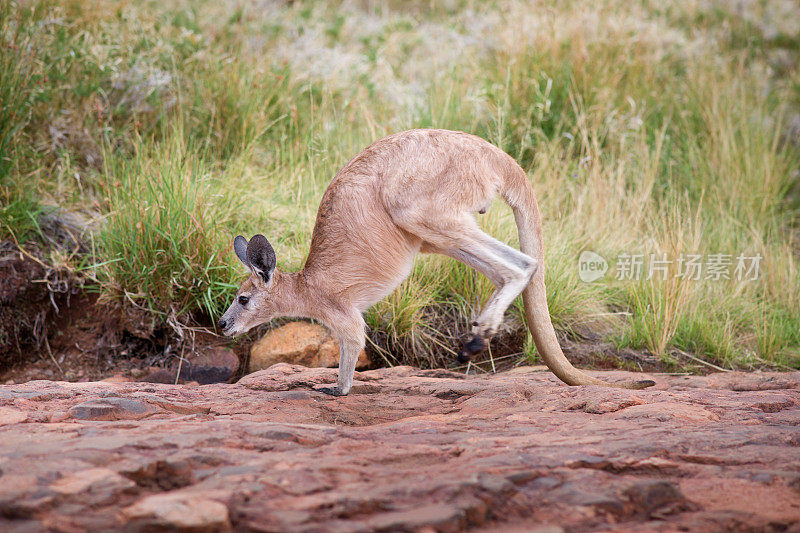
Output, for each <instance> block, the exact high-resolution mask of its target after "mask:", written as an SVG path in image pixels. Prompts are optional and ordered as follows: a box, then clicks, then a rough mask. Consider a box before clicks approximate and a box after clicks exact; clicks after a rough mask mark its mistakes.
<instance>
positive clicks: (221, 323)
mask: <svg viewBox="0 0 800 533" xmlns="http://www.w3.org/2000/svg"><path fill="white" fill-rule="evenodd" d="M226 325H227V323H226V322H225V320H224V319H220V321H219V329H225V326H226Z"/></svg>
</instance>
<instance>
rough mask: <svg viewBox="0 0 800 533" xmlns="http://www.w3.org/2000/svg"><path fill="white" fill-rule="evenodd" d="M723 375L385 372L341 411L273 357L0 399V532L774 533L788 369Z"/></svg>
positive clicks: (799, 479) (786, 505)
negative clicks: (207, 377)
mask: <svg viewBox="0 0 800 533" xmlns="http://www.w3.org/2000/svg"><path fill="white" fill-rule="evenodd" d="M592 374H594V375H603V376H604V377H606V376H605V375H604V373H598V372H592ZM733 374H734V375H729V374H726V375H725V376H724V377H719V376H716V375H711V376H705V377H703V376H692V377H690V379H684V378H682V377H675V376H665V377H663V378H661V379H662V381H663V383H665V384H666V385H667V386H668V387H667V388H666V389H663V390H642V391H625V390H615V389H607V388H602V387H569V386H566V385H564V384H562V383H560V382H558V381H557V380H555V378H553V376H552V375H551V374H549V373H546V372H540V371H534V370H531V369H526V368H518V369H515V370H514V371H513V372H508V373H500V374H497V375H493V376H489V375H482V376H465V375H464V374H456V373H453V372H448V371H445V370H426V371H423V370H417V369H414V368H411V367H397V368H384V369H379V370H374V371H368V372H358V373H356V386H355V387H354V389H353V393H351V394H350V395H349V396H346V397H341V398H336V397H332V396H327V395H324V394H322V393H319V392H317V391H315V388H316V387H319V386H321V385H328V384H330V383H333V382H335V381H336V370H335V369H327V368H305V367H301V366H296V365H288V364H277V365H274V366H272V367H270V368H269V369H267V370H262V371H259V372H256V373H253V374H250V375H248V376H246V377H245V378H243V379H242V380H240V382H239V383H236V384H221V383H220V384H211V385H203V386H196V387H189V386H184V385H179V386H175V385H160V384H152V383H141V382H137V383H68V382H50V381H36V382H30V383H25V384H17V385H7V386H0V401H2V402H4V404H5V405H6V407H4V408H3V409H8V410H13V412H14V413H16V412H17V411H18V412H20V413H22V414H24V415H25V417H26V420H27V421H28V423H24V424H20V423H13V424H7V425H4V426H2V427H0V464H2V471H3V472H2V474H3V475H2V476H0V530H19V531H42V530H74V531H95V530H100V531H117V530H129V531H137V530H142V531H145V530H148V531H158V530H178V531H180V530H183V531H217V530H226V529H233V530H255V531H259V530H260V531H309V532H310V531H373V530H384V531H395V530H401V531H412V530H417V531H461V530H465V529H470V530H472V529H475V528H480V529H479V530H480V531H485V532H489V531H501V532H502V531H508V532H521V531H540V532H545V531H547V532H555V531H559V530H560V529H559V528H562V529H563V530H568V531H570V530H580V531H589V530H625V531H649V530H653V529H658V530H664V531H676V530H728V529H731V528H736V529H738V530H756V531H760V530H787V531H791V530H792V529H791V528H793V527H795V526H796V524H797V523H798V521H800V507H798V505H797V501H798V500H797V490H798V487H800V473H798V472H797V465H798V464H800V438H798V433H797V427H798V423H800V391H798V389H797V388H786V387H781V388H776V387H774V385H776V384H784V385H785V384H791V383H800V379H798V378H800V373H798V372H792V373H786V374H781V373H775V374H766V373H763V374H759V375H758V379H757V380H756V381H752V380H750V378H748V377H747V376H743V375H741V374H736V373H733ZM608 376H609V377H610V378H612V379H624V378H633V377H640V376H636V375H633V374H629V373H624V372H614V373H608ZM736 384H739V385H741V384H746V385H747V387H738V388H739V389H742V388H747V389H748V390H734V389H735V388H737V386H736ZM766 384H769V385H770V386H771V387H772V388H769V387H767V386H766ZM12 406H13V407H12ZM64 413H71V416H70V417H69V418H66V417H65V416H64ZM14 417H15V418H16V419H19V418H20V415H16V414H15V416H14Z"/></svg>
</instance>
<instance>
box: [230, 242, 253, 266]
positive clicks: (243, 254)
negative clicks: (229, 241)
mask: <svg viewBox="0 0 800 533" xmlns="http://www.w3.org/2000/svg"><path fill="white" fill-rule="evenodd" d="M233 251H234V252H236V257H238V258H239V261H241V262H242V264H243V265H244V266H246V267H247V268H250V263H248V262H247V239H245V238H244V237H242V236H241V235H237V236H236V238H235V239H233Z"/></svg>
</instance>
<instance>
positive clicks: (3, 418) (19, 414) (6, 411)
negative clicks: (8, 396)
mask: <svg viewBox="0 0 800 533" xmlns="http://www.w3.org/2000/svg"><path fill="white" fill-rule="evenodd" d="M27 419H28V415H27V413H25V412H23V411H20V410H19V409H14V408H12V407H0V426H7V425H8V424H19V423H20V422H25V421H26V420H27Z"/></svg>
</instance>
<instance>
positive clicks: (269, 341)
mask: <svg viewBox="0 0 800 533" xmlns="http://www.w3.org/2000/svg"><path fill="white" fill-rule="evenodd" d="M277 363H291V364H295V365H303V366H307V367H312V368H314V367H323V368H331V367H335V366H338V365H339V342H338V341H337V340H336V338H334V336H333V335H332V334H331V332H330V331H329V330H328V329H327V328H326V327H324V326H321V325H319V324H312V323H310V322H289V323H288V324H285V325H283V326H281V327H279V328H276V329H273V330H270V331H268V332H267V333H266V334H265V335H264V336H263V337H261V338H260V339H259V340H258V341H256V343H255V344H253V347H252V348H251V349H250V363H249V365H248V367H247V370H248V372H257V371H259V370H263V369H265V368H269V367H271V366H272V365H274V364H277ZM367 366H369V358H368V357H367V354H366V352H365V351H364V350H362V351H361V354H359V356H358V363H356V368H365V367H367Z"/></svg>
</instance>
